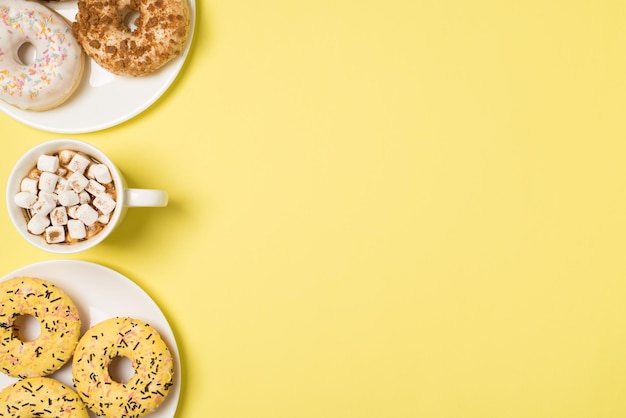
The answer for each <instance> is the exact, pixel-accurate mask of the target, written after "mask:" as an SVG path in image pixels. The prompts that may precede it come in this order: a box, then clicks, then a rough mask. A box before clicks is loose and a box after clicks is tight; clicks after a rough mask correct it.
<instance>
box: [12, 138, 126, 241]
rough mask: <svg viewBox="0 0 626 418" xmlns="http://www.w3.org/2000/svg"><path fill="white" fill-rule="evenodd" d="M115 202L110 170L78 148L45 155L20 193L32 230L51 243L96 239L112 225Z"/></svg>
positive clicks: (16, 200) (17, 200)
mask: <svg viewBox="0 0 626 418" xmlns="http://www.w3.org/2000/svg"><path fill="white" fill-rule="evenodd" d="M116 200H117V195H116V191H115V187H114V184H113V179H112V177H111V172H110V171H109V168H108V167H107V166H106V165H104V164H101V163H99V162H96V161H94V160H93V159H92V158H90V157H89V156H88V155H85V154H83V153H79V152H76V151H73V150H61V151H59V153H58V154H56V155H40V156H39V158H38V160H37V167H36V168H33V169H32V170H31V171H30V173H29V174H28V176H27V177H24V178H23V179H22V181H21V183H20V191H19V192H18V193H17V194H16V195H15V204H17V206H19V207H20V208H23V209H25V210H26V213H27V218H28V231H29V232H30V233H31V234H34V235H43V236H44V238H45V240H46V242H48V243H49V244H59V243H72V242H76V241H80V240H83V239H88V238H91V237H92V236H94V235H95V234H97V233H98V232H100V231H101V230H102V228H104V226H105V225H106V224H108V223H109V220H110V217H111V214H112V213H113V210H114V209H115V206H116Z"/></svg>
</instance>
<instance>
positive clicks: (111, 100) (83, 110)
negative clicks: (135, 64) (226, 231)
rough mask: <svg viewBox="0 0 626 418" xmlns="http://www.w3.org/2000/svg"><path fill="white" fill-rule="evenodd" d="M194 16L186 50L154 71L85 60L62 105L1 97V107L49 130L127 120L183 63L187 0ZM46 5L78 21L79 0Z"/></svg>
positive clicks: (77, 130)
mask: <svg viewBox="0 0 626 418" xmlns="http://www.w3.org/2000/svg"><path fill="white" fill-rule="evenodd" d="M188 2H189V11H190V17H191V28H190V32H189V39H188V41H187V46H186V47H185V50H184V52H183V54H181V55H180V56H179V57H177V58H175V59H173V60H172V61H170V62H168V63H167V64H166V65H165V66H163V67H161V68H160V69H159V70H158V71H156V72H155V73H153V74H149V75H146V76H143V77H137V78H135V77H120V76H116V75H114V74H111V73H109V72H107V71H106V70H104V69H103V68H102V67H100V66H99V65H98V64H96V63H95V62H93V60H91V59H86V61H85V71H84V74H83V79H82V81H81V83H80V85H79V86H78V89H77V90H76V92H75V93H74V94H73V95H72V96H71V97H70V98H69V99H68V100H67V101H66V102H65V103H63V104H61V105H60V106H59V107H56V108H54V109H51V110H47V111H44V112H33V111H29V110H22V109H18V108H16V107H14V106H11V105H9V104H7V103H6V102H4V101H3V100H0V110H1V111H2V112H4V113H6V114H7V115H9V116H11V117H12V118H14V119H16V120H18V121H20V122H22V123H24V124H25V125H29V126H32V127H34V128H37V129H41V130H44V131H48V132H57V133H64V134H66V133H67V134H74V133H84V132H95V131H99V130H102V129H106V128H110V127H112V126H115V125H119V124H120V123H122V122H125V121H127V120H129V119H131V118H133V117H135V116H137V115H138V114H139V113H141V112H143V111H144V110H146V109H147V108H148V107H150V106H151V105H152V104H153V103H154V102H156V101H157V100H158V99H159V97H161V96H162V95H163V93H165V92H166V91H167V89H168V88H169V87H170V85H171V84H172V83H173V82H174V80H175V79H176V77H177V75H178V73H179V72H180V70H181V69H182V67H183V64H184V63H185V60H186V58H187V55H188V54H189V49H190V47H191V40H192V39H193V31H194V26H195V16H196V6H195V0H188ZM46 5H47V6H48V7H50V8H52V9H54V10H56V11H57V12H59V14H61V15H62V16H64V17H65V18H66V19H67V20H68V21H70V22H73V21H75V20H76V19H75V17H76V13H77V12H78V6H77V2H76V1H75V0H72V1H62V2H46Z"/></svg>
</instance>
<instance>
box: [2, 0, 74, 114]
mask: <svg viewBox="0 0 626 418" xmlns="http://www.w3.org/2000/svg"><path fill="white" fill-rule="evenodd" d="M25 45H30V46H32V47H33V48H34V50H35V56H34V58H33V59H32V62H30V60H29V59H26V58H24V59H22V58H21V57H20V50H21V48H23V47H24V46H25ZM84 62H85V58H84V54H83V51H82V49H81V47H80V45H79V43H78V42H77V40H76V38H75V37H74V34H73V32H72V29H71V27H70V25H69V23H67V22H66V21H65V20H64V19H63V17H61V16H60V15H59V14H57V13H56V12H55V11H53V10H51V9H50V8H48V7H46V6H44V5H42V4H39V3H36V2H32V1H24V0H0V99H2V100H4V101H5V102H7V103H9V104H10V105H12V106H15V107H18V108H21V109H26V110H33V111H43V110H48V109H51V108H54V107H57V106H59V105H60V104H61V103H63V102H65V101H66V100H67V99H68V98H69V97H70V96H71V95H72V94H73V93H74V91H75V90H76V88H77V87H78V85H79V84H80V81H81V77H82V73H83V68H84Z"/></svg>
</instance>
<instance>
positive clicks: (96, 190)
mask: <svg viewBox="0 0 626 418" xmlns="http://www.w3.org/2000/svg"><path fill="white" fill-rule="evenodd" d="M85 190H87V191H88V192H89V193H90V194H91V195H93V196H97V195H99V194H100V193H102V192H104V191H105V190H106V187H104V186H103V185H101V184H100V183H98V182H97V181H95V180H89V183H87V186H86V187H85Z"/></svg>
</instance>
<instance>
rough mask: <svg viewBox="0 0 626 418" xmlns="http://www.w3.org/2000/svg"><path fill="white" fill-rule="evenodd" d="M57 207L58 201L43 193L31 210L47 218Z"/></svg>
mask: <svg viewBox="0 0 626 418" xmlns="http://www.w3.org/2000/svg"><path fill="white" fill-rule="evenodd" d="M56 206H57V203H56V201H55V200H54V199H53V198H52V197H51V196H50V195H47V194H44V193H41V194H40V195H39V198H38V199H37V201H36V202H35V203H34V204H33V207H32V208H31V210H32V211H33V212H34V213H36V214H37V215H41V216H46V215H48V214H49V213H50V212H51V211H52V209H54V208H55V207H56Z"/></svg>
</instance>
